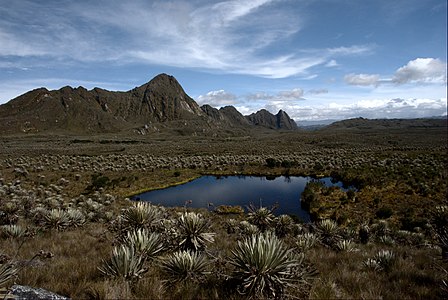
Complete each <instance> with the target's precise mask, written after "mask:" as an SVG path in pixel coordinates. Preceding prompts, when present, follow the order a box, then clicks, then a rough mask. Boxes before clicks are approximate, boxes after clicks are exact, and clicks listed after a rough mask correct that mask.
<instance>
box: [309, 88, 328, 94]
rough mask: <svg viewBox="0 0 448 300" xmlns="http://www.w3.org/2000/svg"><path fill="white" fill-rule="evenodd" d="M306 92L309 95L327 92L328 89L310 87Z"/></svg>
mask: <svg viewBox="0 0 448 300" xmlns="http://www.w3.org/2000/svg"><path fill="white" fill-rule="evenodd" d="M306 93H307V94H310V95H319V94H328V90H327V89H312V90H309V91H307V92H306Z"/></svg>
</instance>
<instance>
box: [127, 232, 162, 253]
mask: <svg viewBox="0 0 448 300" xmlns="http://www.w3.org/2000/svg"><path fill="white" fill-rule="evenodd" d="M124 243H125V244H126V245H128V246H129V247H132V248H134V250H135V251H136V252H137V254H141V255H143V257H144V258H145V259H149V258H154V257H156V256H157V255H159V254H160V253H161V252H162V251H163V250H164V249H165V248H164V245H163V241H162V238H161V235H160V234H158V233H155V232H151V233H150V232H149V231H148V230H147V229H144V228H143V229H141V228H140V229H137V230H134V231H130V232H128V233H127V234H126V237H125V238H124Z"/></svg>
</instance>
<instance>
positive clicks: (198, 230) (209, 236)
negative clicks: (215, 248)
mask: <svg viewBox="0 0 448 300" xmlns="http://www.w3.org/2000/svg"><path fill="white" fill-rule="evenodd" d="M177 226H178V227H177V229H178V233H179V239H180V241H179V248H180V249H183V250H195V251H197V250H203V249H204V248H205V246H206V244H207V243H213V241H214V238H213V237H214V235H215V234H214V233H211V232H207V230H208V229H209V227H210V224H209V222H208V221H207V220H206V219H204V218H203V217H202V215H201V214H197V213H194V212H190V213H188V212H187V213H183V214H182V215H181V216H180V217H179V219H178V220H177Z"/></svg>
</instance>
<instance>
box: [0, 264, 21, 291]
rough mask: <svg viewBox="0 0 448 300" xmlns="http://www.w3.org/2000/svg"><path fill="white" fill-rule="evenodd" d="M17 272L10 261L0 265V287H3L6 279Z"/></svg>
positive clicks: (6, 281)
mask: <svg viewBox="0 0 448 300" xmlns="http://www.w3.org/2000/svg"><path fill="white" fill-rule="evenodd" d="M17 272H18V269H17V268H16V267H15V266H14V264H12V263H5V264H2V265H0V287H5V286H6V284H7V283H8V281H10V280H11V279H13V278H14V277H15V276H16V274H17Z"/></svg>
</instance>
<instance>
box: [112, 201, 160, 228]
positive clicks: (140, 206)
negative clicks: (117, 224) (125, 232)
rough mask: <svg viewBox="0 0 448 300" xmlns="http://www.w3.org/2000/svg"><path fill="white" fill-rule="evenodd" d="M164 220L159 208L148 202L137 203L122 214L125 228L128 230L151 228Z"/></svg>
mask: <svg viewBox="0 0 448 300" xmlns="http://www.w3.org/2000/svg"><path fill="white" fill-rule="evenodd" d="M161 218H162V213H161V211H160V209H159V208H158V207H157V206H154V205H152V204H151V203H147V202H136V203H133V205H132V206H131V207H129V208H127V209H125V210H124V211H123V212H122V214H121V220H122V222H123V226H124V227H125V228H128V229H138V228H150V227H153V226H155V225H156V224H157V222H158V221H160V219H161Z"/></svg>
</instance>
